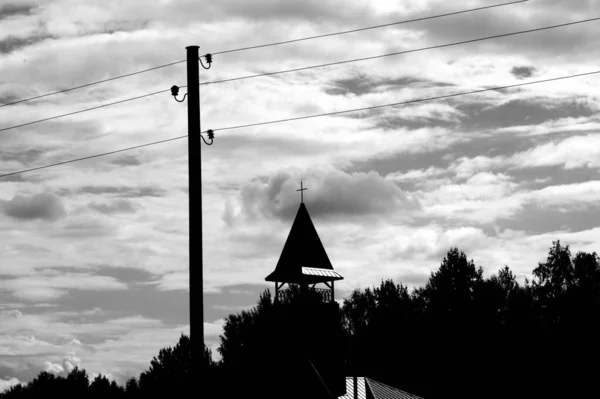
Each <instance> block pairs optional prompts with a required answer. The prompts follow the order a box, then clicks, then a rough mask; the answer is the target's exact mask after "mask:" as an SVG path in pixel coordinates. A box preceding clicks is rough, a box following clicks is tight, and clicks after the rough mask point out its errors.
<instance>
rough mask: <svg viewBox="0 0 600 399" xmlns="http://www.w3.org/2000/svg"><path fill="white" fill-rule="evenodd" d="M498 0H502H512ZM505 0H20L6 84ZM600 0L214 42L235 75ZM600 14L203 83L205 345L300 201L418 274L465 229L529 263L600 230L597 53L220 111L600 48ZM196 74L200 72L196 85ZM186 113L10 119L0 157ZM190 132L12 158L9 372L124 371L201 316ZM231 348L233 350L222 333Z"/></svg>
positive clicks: (2, 321)
mask: <svg viewBox="0 0 600 399" xmlns="http://www.w3.org/2000/svg"><path fill="white" fill-rule="evenodd" d="M498 2H501V1H498ZM498 2H497V1H492V0H468V1H467V0H464V1H461V2H448V1H444V0H406V1H402V2H397V1H392V0H389V1H387V0H386V1H383V0H382V1H367V0H361V1H352V2H348V1H343V0H298V1H296V0H294V1H277V0H253V1H251V2H250V1H246V0H220V1H198V0H160V1H158V0H157V1H153V2H147V1H141V0H129V1H121V0H102V1H100V0H97V1H96V0H47V1H46V0H37V1H36V0H1V1H0V104H2V103H6V102H11V101H15V100H17V99H21V98H26V97H30V96H35V95H39V94H45V93H47V92H52V91H56V90H60V89H64V88H68V87H72V86H76V85H81V84H85V83H88V82H93V81H97V80H102V79H106V78H110V77H114V76H118V75H122V74H126V73H131V72H136V71H139V70H142V69H147V68H151V67H154V66H157V65H162V64H166V63H170V62H174V61H179V60H183V59H185V57H186V51H185V47H186V46H188V45H199V46H201V48H200V52H201V54H205V53H207V52H214V53H216V52H220V51H224V50H230V49H236V48H240V47H245V46H251V45H256V44H264V43H271V42H275V41H282V40H288V39H295V38H300V37H305V36H311V35H316V34H323V33H330V32H336V31H342V30H348V29H354V28H360V27H365V26H369V25H378V24H383V23H389V22H395V21H402V20H406V19H411V18H418V17H425V16H430V15H436V14H442V13H447V12H452V11H460V10H464V9H468V8H474V7H481V6H485V5H491V4H495V3H498ZM597 16H600V5H599V4H598V3H597V2H594V1H592V0H578V1H575V2H573V1H566V0H562V1H558V0H531V1H528V2H525V3H521V4H515V5H510V6H505V7H500V8H494V9H488V10H483V11H476V12H472V13H468V14H461V15H456V16H450V17H445V18H440V19H434V20H428V21H422V22H414V23H410V24H404V25H397V26H392V27H386V28H382V29H375V30H368V31H364V32H359V33H352V34H346V35H340V36H333V37H328V38H323V39H317V40H309V41H304V42H299V43H293V44H286V45H281V46H274V47H267V48H262V49H254V50H248V51H239V52H232V53H227V54H222V55H215V56H214V62H213V66H212V68H211V69H210V70H208V71H205V70H202V69H201V80H202V81H205V82H206V81H211V80H219V79H227V78H232V77H237V76H244V75H248V74H256V73H262V72H270V71H278V70H282V69H289V68H298V67H303V66H309V65H316V64H323V63H328V62H334V61H340V60H348V59H353V58H360V57H367V56H373V55H379V54H384V53H389V52H395V51H403V50H410V49H416V48H420V47H427V46H434V45H440V44H446V43H452V42H457V41H463V40H468V39H473V38H479V37H485V36H491V35H496V34H501V33H509V32H514V31H519V30H527V29H534V28H539V27H543V26H548V25H554V24H561V23H566V22H570V21H576V20H581V19H587V18H592V17H597ZM599 33H600V26H599V22H589V23H586V24H579V25H572V26H568V27H562V28H557V29H553V30H546V31H541V32H535V33H528V34H523V35H518V36H511V37H506V38H500V39H495V40H488V41H481V42H477V43H471V44H466V45H461V46H454V47H446V48H443V49H435V50H430V51H423V52H416V53H411V54H405V55H400V56H395V57H387V58H382V59H376V60H370V61H363V62H356V63H348V64H344V65H339V66H332V67H327V68H320V69H311V70H306V71H302V72H298V73H288V74H282V75H275V76H271V77H262V78H255V79H246V80H240V81H236V82H229V83H222V84H213V85H206V86H202V88H201V95H202V99H201V109H202V127H203V129H209V128H212V129H215V130H216V140H215V144H214V145H213V146H211V147H207V146H203V147H202V149H201V151H202V173H203V195H204V198H203V199H204V201H203V207H204V208H203V217H204V260H205V264H204V282H205V286H204V295H205V320H204V321H205V333H206V341H207V343H208V344H209V345H210V346H211V348H213V352H215V351H214V349H215V348H216V347H217V346H218V342H219V340H218V334H219V333H220V331H221V325H222V320H223V318H224V317H225V316H226V315H227V314H229V313H232V312H237V311H240V310H242V309H244V308H246V307H248V306H252V305H253V304H255V302H256V300H257V298H258V295H259V293H260V292H262V291H263V290H264V289H265V288H266V287H268V285H266V284H265V282H264V277H265V276H266V275H267V274H269V273H270V272H271V271H272V270H273V269H274V267H275V264H276V262H277V259H278V256H279V254H280V252H281V248H282V247H283V244H284V242H285V239H286V237H287V234H288V232H289V228H290V226H291V223H292V220H293V217H294V215H295V213H296V210H297V208H298V205H299V194H298V193H297V192H296V191H295V190H296V189H298V188H299V182H300V175H301V174H302V176H303V178H304V185H305V187H307V188H308V190H307V191H306V192H305V203H306V205H307V208H308V210H309V213H310V214H311V216H312V218H313V222H314V223H315V226H316V228H317V230H318V232H319V234H320V236H321V240H322V242H323V243H324V245H325V247H326V249H327V251H328V254H329V257H330V259H331V261H332V263H333V265H334V267H335V268H336V270H337V271H339V272H340V273H341V274H342V275H343V276H344V277H345V280H343V282H340V284H339V285H338V287H339V290H337V292H338V293H339V294H341V296H343V295H347V294H348V293H349V292H350V291H351V290H352V289H354V288H362V287H366V286H370V285H373V284H377V283H378V282H379V281H380V280H381V279H385V278H393V279H395V280H396V281H398V282H402V283H404V284H406V285H408V286H410V287H414V286H418V285H420V284H423V283H424V282H425V281H426V279H427V277H428V275H429V273H430V272H431V271H432V270H436V269H437V267H439V264H440V261H441V259H442V258H443V256H444V254H445V252H446V251H447V250H448V249H449V248H450V247H451V246H458V247H459V249H462V250H464V251H465V252H466V253H467V255H468V256H469V258H473V259H474V261H475V263H476V264H477V265H480V266H482V267H483V268H484V270H485V273H486V275H490V274H492V273H494V272H496V271H497V270H498V269H499V268H501V267H503V266H504V265H508V266H510V268H511V269H512V270H513V271H514V272H515V273H516V274H517V275H518V276H519V279H520V280H523V279H524V278H525V277H527V276H529V275H530V273H531V271H532V270H533V268H534V267H535V266H536V265H537V262H539V261H543V260H544V259H545V256H546V254H547V249H548V247H549V246H550V245H551V243H552V240H555V239H560V240H561V241H563V242H564V243H566V244H569V245H570V246H571V248H572V249H573V251H574V252H576V251H579V250H582V251H590V252H591V251H596V250H598V249H600V245H598V244H600V242H599V241H600V228H599V227H598V214H599V211H600V204H599V198H600V178H599V176H598V170H599V168H600V156H599V155H600V150H599V148H600V133H599V129H600V118H598V116H597V110H598V108H599V105H600V102H599V100H598V96H597V93H598V89H597V88H598V84H599V82H600V76H599V75H590V76H585V77H578V78H574V79H569V80H560V81H554V82H551V83H541V84H537V85H531V86H523V87H519V88H514V89H508V90H500V91H489V92H484V93H479V94H473V95H466V96H461V97H453V98H450V99H445V100H439V101H430V102H421V103H416V104H412V105H406V106H399V107H391V108H381V109H378V110H372V111H365V112H357V113H351V114H342V115H337V116H330V117H322V118H314V119H306V120H301V121H295V122H289V123H281V124H272V125H265V126H260V127H253V128H244V129H236V130H223V131H221V132H219V128H220V127H226V126H235V125H241V124H247V123H254V122H261V121H266V120H275V119H283V118H289V117H296V116H304V115H311V114H319V113H325V112H332V111H340V110H345V109H351V108H360V107H368V106H373V105H378V104H386V103H394V102H401V101H408V100H412V99H417V98H424V97H432V96H438V95H445V94H452V93H459V92H464V91H470V90H476V89H481V88H487V87H495V86H502V85H510V84H517V83H522V82H527V81H530V80H541V79H546V78H553V77H559V76H565V75H571V74H578V73H585V72H591V71H596V70H598V69H600V68H599V67H598V65H597V59H598V46H597V42H596V41H597V37H598V34H599ZM185 79H186V71H185V63H180V64H177V65H173V66H170V67H166V68H161V69H158V70H155V71H152V72H148V73H143V74H139V75H135V76H132V77H128V78H125V79H120V80H116V81H112V82H109V83H105V84H100V85H95V86H91V87H88V88H85V89H80V90H74V91H71V92H68V93H65V94H60V95H54V96H49V97H45V98H42V99H38V100H35V101H29V102H24V103H20V104H17V105H12V106H7V107H2V108H0V129H2V128H5V127H10V126H13V125H17V124H22V123H26V122H30V121H33V120H37V119H42V118H47V117H51V116H54V115H58V114H63V113H68V112H72V111H77V110H80V109H83V108H89V107H93V106H95V105H100V104H103V103H106V102H111V101H118V100H121V99H126V98H130V97H134V96H140V95H143V94H146V93H151V92H155V91H159V90H165V89H168V88H169V87H171V86H172V85H180V86H181V85H185V84H186V81H185ZM184 92H185V89H182V93H184ZM185 134H187V110H186V104H180V103H176V102H175V101H173V99H172V98H171V96H170V93H164V94H161V95H155V96H150V97H146V98H143V99H140V100H136V101H131V102H127V103H124V104H119V105H115V106H111V107H106V108H102V109H98V110H95V111H91V112H85V113H81V114H77V115H72V116H68V117H64V118H59V119H55V120H52V121H47V122H42V123H38V124H33V125H29V126H25V127H21V128H17V129H11V130H7V131H3V132H0V135H1V137H2V146H1V148H0V174H3V173H10V172H14V171H18V170H22V169H27V168H32V167H36V166H43V165H47V164H50V163H54V162H60V161H65V160H69V159H73V158H77V157H83V156H87V155H93V154H97V153H101V152H107V151H113V150H117V149H120V148H124V147H129V146H135V145H140V144H145V143H148V142H152V141H157V140H164V139H168V138H172V137H177V136H182V135H185ZM187 209H188V199H187V141H186V140H178V141H172V142H169V143H165V144H160V145H155V146H152V147H146V148H143V149H138V150H133V151H129V152H124V153H120V154H115V155H109V156H106V157H102V158H95V159H91V160H87V161H82V162H76V163H71V164H67V165H62V166H57V167H53V168H48V169H43V170H39V171H35V172H28V173H23V174H21V175H14V176H10V177H5V178H2V179H0V231H1V235H0V239H1V245H2V247H1V249H2V256H1V263H0V390H2V389H4V388H5V387H7V386H9V385H10V384H14V383H16V382H18V381H23V382H26V381H29V380H31V379H32V378H33V377H34V376H35V375H37V374H38V373H39V372H40V371H42V370H49V371H52V372H55V373H65V372H67V371H68V370H70V369H71V368H72V367H73V366H74V365H76V364H79V365H80V367H83V368H85V369H86V370H87V371H88V372H89V373H90V374H91V375H94V374H97V373H103V374H109V375H110V376H111V378H114V379H116V380H117V381H118V382H119V383H123V382H124V380H125V379H126V378H127V377H129V376H132V375H135V376H137V375H138V374H139V373H140V372H141V371H143V370H145V369H147V367H148V366H149V362H150V359H151V358H152V356H154V355H156V354H157V353H158V350H159V349H160V348H162V347H165V346H167V345H174V344H175V343H176V342H177V339H178V337H179V335H180V334H181V333H182V332H183V333H188V332H189V314H188V310H189V307H188V290H187V288H188V235H187V232H188V220H187V217H188V213H187ZM215 354H216V353H215Z"/></svg>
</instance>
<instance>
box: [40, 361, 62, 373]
mask: <svg viewBox="0 0 600 399" xmlns="http://www.w3.org/2000/svg"><path fill="white" fill-rule="evenodd" d="M44 369H45V370H46V371H47V372H49V373H53V374H59V373H62V372H63V371H64V369H63V367H62V366H61V365H60V364H57V363H51V362H48V361H46V362H44Z"/></svg>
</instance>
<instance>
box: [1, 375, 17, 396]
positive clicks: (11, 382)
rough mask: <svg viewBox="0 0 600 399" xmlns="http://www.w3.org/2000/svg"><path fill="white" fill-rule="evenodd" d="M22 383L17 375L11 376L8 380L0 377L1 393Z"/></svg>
mask: <svg viewBox="0 0 600 399" xmlns="http://www.w3.org/2000/svg"><path fill="white" fill-rule="evenodd" d="M20 383H21V381H19V379H18V378H15V377H12V378H9V379H7V380H3V379H2V378H0V393H2V392H4V391H6V390H8V389H10V388H11V387H13V386H15V385H19V384H20Z"/></svg>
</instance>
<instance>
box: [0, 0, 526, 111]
mask: <svg viewBox="0 0 600 399" xmlns="http://www.w3.org/2000/svg"><path fill="white" fill-rule="evenodd" d="M527 1H529V0H519V1H512V2H509V3H501V4H495V5H491V6H485V7H478V8H471V9H468V10H463V11H455V12H451V13H446V14H439V15H433V16H429V17H423V18H416V19H409V20H406V21H400V22H391V23H388V24H382V25H375V26H368V27H365V28H359V29H352V30H347V31H341V32H334V33H327V34H323V35H317V36H309V37H303V38H299V39H293V40H286V41H282V42H275V43H269V44H260V45H256V46H250V47H242V48H237V49H232V50H224V51H218V52H216V53H212V54H213V55H216V54H226V53H233V52H237V51H245V50H251V49H256V48H262V47H271V46H279V45H282V44H288V43H295V42H301V41H305V40H312V39H319V38H323V37H328V36H337V35H344V34H347V33H353V32H360V31H365V30H370V29H378V28H383V27H386V26H393V25H400V24H406V23H409V22H417V21H425V20H428V19H435V18H441V17H447V16H451V15H458V14H464V13H468V12H473V11H480V10H485V9H488V8H495V7H502V6H507V5H511V4H517V3H525V2H527ZM185 61H186V60H179V61H175V62H171V63H169V64H164V65H159V66H156V67H152V68H148V69H144V70H141V71H137V72H132V73H128V74H125V75H119V76H115V77H112V78H108V79H103V80H98V81H96V82H90V83H86V84H83V85H80V86H74V87H70V88H68V89H63V90H58V91H55V92H51V93H47V94H42V95H39V96H34V97H29V98H24V99H21V100H17V101H13V102H10V103H6V104H0V108H2V107H6V106H9V105H15V104H20V103H23V102H26V101H31V100H36V99H39V98H44V97H49V96H53V95H56V94H61V93H66V92H69V91H72V90H77V89H82V88H84V87H89V86H93V85H97V84H100V83H106V82H110V81H113V80H117V79H123V78H126V77H129V76H133V75H138V74H141V73H145V72H150V71H153V70H156V69H160V68H165V67H168V66H171V65H176V64H181V63H183V62H185Z"/></svg>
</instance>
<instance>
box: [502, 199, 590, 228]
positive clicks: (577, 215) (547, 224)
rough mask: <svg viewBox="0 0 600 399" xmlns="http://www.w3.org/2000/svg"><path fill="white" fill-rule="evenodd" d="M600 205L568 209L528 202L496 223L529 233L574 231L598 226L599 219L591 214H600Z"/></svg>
mask: <svg viewBox="0 0 600 399" xmlns="http://www.w3.org/2000/svg"><path fill="white" fill-rule="evenodd" d="M599 213H600V205H595V204H586V205H585V206H583V207H576V206H570V207H569V209H568V212H567V211H562V212H561V211H560V210H559V209H557V208H556V207H553V208H542V207H540V206H536V205H533V204H527V205H524V206H523V207H522V209H521V210H520V211H519V212H518V213H516V214H515V215H514V216H513V217H512V218H510V219H500V220H498V221H496V225H497V226H498V227H499V228H500V230H504V229H512V230H517V231H523V232H525V234H528V235H535V234H545V233H548V232H550V231H557V230H570V231H572V232H578V231H585V230H589V229H593V228H597V227H598V225H599V223H598V219H597V218H594V217H590V215H598V214H599Z"/></svg>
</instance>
